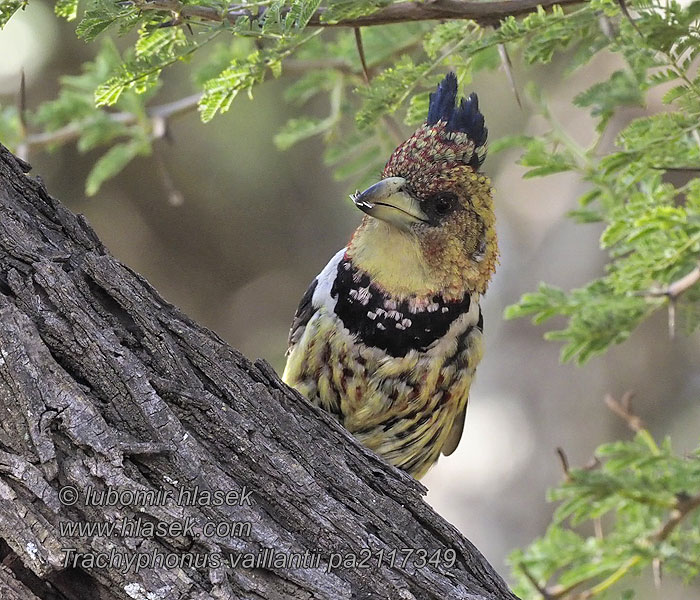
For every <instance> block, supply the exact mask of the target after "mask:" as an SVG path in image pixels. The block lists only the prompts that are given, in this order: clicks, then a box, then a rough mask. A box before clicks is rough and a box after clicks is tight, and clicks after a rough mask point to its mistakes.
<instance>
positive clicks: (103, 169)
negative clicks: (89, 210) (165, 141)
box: [85, 140, 150, 196]
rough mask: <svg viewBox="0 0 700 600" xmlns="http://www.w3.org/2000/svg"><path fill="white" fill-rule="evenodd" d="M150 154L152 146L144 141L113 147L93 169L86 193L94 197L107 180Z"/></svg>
mask: <svg viewBox="0 0 700 600" xmlns="http://www.w3.org/2000/svg"><path fill="white" fill-rule="evenodd" d="M149 152H150V145H149V144H147V143H145V142H144V141H143V140H132V141H130V142H127V143H124V144H117V145H116V146H113V147H112V148H110V149H109V150H108V151H107V152H106V153H105V154H103V155H102V156H101V157H100V158H99V160H98V161H97V162H96V163H95V165H94V166H93V167H92V170H91V171H90V174H89V175H88V177H87V181H86V182H85V193H86V194H87V195H88V196H94V195H95V194H96V193H97V192H98V191H99V189H100V187H101V186H102V184H103V183H104V182H105V181H106V180H107V179H110V178H112V177H114V176H115V175H117V174H118V173H120V172H121V171H122V170H123V169H124V167H126V165H128V164H129V163H130V162H131V161H132V160H133V159H134V158H136V157H137V156H138V155H139V154H148V153H149Z"/></svg>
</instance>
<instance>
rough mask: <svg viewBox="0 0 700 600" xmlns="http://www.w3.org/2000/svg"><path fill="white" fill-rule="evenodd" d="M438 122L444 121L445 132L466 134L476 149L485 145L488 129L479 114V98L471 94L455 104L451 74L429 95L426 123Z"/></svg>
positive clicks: (454, 84) (454, 80)
mask: <svg viewBox="0 0 700 600" xmlns="http://www.w3.org/2000/svg"><path fill="white" fill-rule="evenodd" d="M439 121H445V123H446V129H447V131H461V132H463V133H466V134H467V135H468V136H469V139H470V140H472V141H473V142H474V145H475V146H476V147H477V148H478V147H479V146H483V145H484V144H485V143H486V138H487V136H488V129H487V128H486V126H485V125H484V115H482V114H481V113H480V112H479V98H478V97H477V95H476V94H475V93H471V94H469V97H468V98H462V100H461V101H460V102H459V104H457V77H456V76H455V74H454V73H452V72H450V73H448V74H447V75H445V78H444V79H443V80H442V81H441V82H440V83H439V84H438V86H437V90H435V92H433V93H432V94H430V107H429V108H428V120H427V123H428V125H435V124H436V123H437V122H439Z"/></svg>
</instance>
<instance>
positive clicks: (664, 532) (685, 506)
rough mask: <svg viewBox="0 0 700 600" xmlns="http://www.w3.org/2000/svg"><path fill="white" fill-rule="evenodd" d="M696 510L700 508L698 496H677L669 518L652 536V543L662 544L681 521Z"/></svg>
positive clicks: (699, 496)
mask: <svg viewBox="0 0 700 600" xmlns="http://www.w3.org/2000/svg"><path fill="white" fill-rule="evenodd" d="M696 508H700V494H698V495H696V496H687V495H686V496H678V497H677V498H676V506H675V508H674V509H673V510H672V511H671V517H670V518H669V519H668V521H666V522H665V523H664V524H663V525H662V526H661V528H660V529H659V530H658V531H657V532H656V533H655V534H654V538H653V539H654V541H656V542H663V541H664V540H665V539H666V538H667V537H668V536H669V535H671V533H672V532H673V530H674V529H675V528H676V527H678V525H680V523H681V521H682V520H683V519H685V517H687V516H688V514H690V513H691V512H693V511H694V510H695V509H696Z"/></svg>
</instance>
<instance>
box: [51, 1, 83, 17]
mask: <svg viewBox="0 0 700 600" xmlns="http://www.w3.org/2000/svg"><path fill="white" fill-rule="evenodd" d="M54 12H55V13H56V15H57V16H59V17H63V18H64V19H65V20H66V21H74V20H75V18H76V17H77V16H78V0H56V4H55V5H54Z"/></svg>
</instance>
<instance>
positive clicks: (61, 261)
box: [0, 145, 515, 600]
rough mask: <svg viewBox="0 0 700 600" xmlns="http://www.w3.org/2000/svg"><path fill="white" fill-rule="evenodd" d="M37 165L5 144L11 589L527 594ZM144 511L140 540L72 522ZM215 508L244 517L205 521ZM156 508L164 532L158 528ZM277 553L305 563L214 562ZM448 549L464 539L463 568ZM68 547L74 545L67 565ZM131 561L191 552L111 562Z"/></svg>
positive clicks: (1, 399)
mask: <svg viewBox="0 0 700 600" xmlns="http://www.w3.org/2000/svg"><path fill="white" fill-rule="evenodd" d="M28 170H29V166H28V165H26V164H25V163H22V162H21V161H18V160H17V159H16V158H15V157H14V156H13V155H12V154H10V152H9V151H7V150H6V149H5V148H4V147H3V146H1V145H0V354H1V356H0V559H1V560H2V565H0V597H2V598H10V599H15V598H17V599H20V598H21V599H36V598H42V599H55V600H67V599H71V600H73V599H75V600H91V599H93V598H99V599H110V600H111V599H116V598H119V599H138V600H141V599H143V600H146V599H154V600H157V599H163V600H174V599H196V600H204V599H225V598H245V599H262V598H264V599H267V600H272V599H275V600H283V599H302V598H303V599H322V600H342V599H345V598H348V599H350V598H353V599H354V598H357V599H361V598H362V599H373V600H374V599H377V600H383V599H385V598H386V599H392V600H393V599H397V600H398V599H401V600H411V599H417V600H424V599H425V600H428V599H435V600H451V599H458V598H468V599H471V600H477V599H511V600H512V599H515V596H514V595H513V594H511V593H510V592H509V591H508V589H507V587H506V585H505V584H504V583H503V581H502V579H501V578H500V577H499V576H498V575H497V574H496V572H495V571H494V570H493V568H492V567H491V566H490V565H489V564H488V563H487V562H486V560H485V559H484V558H483V557H482V556H481V554H480V553H479V552H478V550H477V549H476V548H474V546H473V545H472V544H471V543H470V542H469V541H468V540H467V539H465V538H464V537H463V536H462V535H461V534H460V533H459V532H458V531H457V530H456V529H455V528H454V527H453V526H452V525H450V524H449V523H447V522H445V521H444V520H443V519H442V518H441V517H439V516H438V515H436V514H435V513H434V512H433V511H432V510H431V509H430V507H428V506H427V505H426V504H425V502H423V500H422V498H421V497H422V495H423V494H424V492H425V490H424V488H423V487H422V486H421V485H420V484H419V483H417V482H415V481H414V480H412V479H411V478H410V477H408V476H407V475H405V474H403V473H402V472H400V471H398V470H396V469H394V468H392V467H390V466H388V465H386V464H385V463H384V462H382V461H381V460H380V459H379V458H378V457H377V456H375V455H374V454H373V453H371V452H369V451H368V450H366V449H365V448H363V447H362V446H360V445H358V444H357V443H356V442H355V440H354V439H353V438H352V437H351V436H350V435H349V434H348V433H347V432H346V431H345V430H344V429H342V428H341V427H340V426H338V425H337V424H336V423H334V422H333V421H332V420H331V419H330V418H329V417H328V416H327V415H326V414H325V413H322V412H321V411H319V410H317V409H315V408H314V407H312V406H310V405H309V404H307V403H306V402H305V401H303V400H301V399H300V396H298V395H297V394H296V393H295V392H293V391H292V390H290V389H289V388H287V387H286V386H285V385H284V384H283V383H282V382H281V381H280V380H279V378H278V377H277V375H276V374H275V373H274V371H273V370H272V369H271V368H270V367H269V366H268V365H267V364H266V363H265V362H263V361H256V362H255V363H251V362H249V361H248V360H247V359H246V358H244V357H243V356H241V354H239V353H238V352H237V351H236V350H234V349H232V348H231V347H229V346H228V345H227V344H226V343H225V342H224V341H222V340H221V339H220V338H219V337H218V336H217V335H216V334H214V333H212V332H211V331H208V330H206V329H205V328H203V327H201V326H199V325H197V324H196V323H194V322H192V321H191V320H190V319H189V318H187V316H185V315H184V314H182V312H180V311H179V310H178V309H177V308H175V307H174V306H172V305H171V304H169V303H167V302H166V301H165V300H163V299H162V298H161V297H160V296H159V295H158V293H157V292H156V290H154V289H153V288H152V287H151V286H150V285H149V284H148V282H146V281H145V280H144V279H143V278H142V277H140V276H139V275H137V274H136V273H134V272H133V271H131V270H130V269H129V268H128V267H125V266H124V265H122V264H121V263H119V262H118V261H117V260H115V259H114V258H113V257H112V256H111V255H110V254H109V253H108V252H107V250H106V249H105V247H104V246H103V245H102V244H101V242H100V241H99V239H98V238H97V236H96V235H95V233H94V232H93V231H92V229H91V228H90V227H89V225H88V224H87V223H86V221H85V220H84V218H83V217H81V216H76V215H74V214H72V213H71V212H70V211H68V210H67V209H66V208H65V207H63V206H62V205H61V204H60V203H59V202H58V201H57V200H55V199H53V198H52V197H51V196H50V195H49V194H48V193H47V191H46V189H45V188H44V186H43V184H42V183H41V181H40V180H37V179H33V178H31V177H29V176H27V175H26V174H25V173H26V172H27V171H28ZM195 486H198V488H199V489H200V490H211V491H216V490H220V491H223V492H232V493H234V492H239V494H241V495H240V496H239V501H238V502H237V503H235V502H234V505H233V506H228V505H224V506H212V505H209V506H186V505H183V503H182V502H180V503H178V502H177V501H176V500H174V499H173V498H176V497H177V494H178V489H180V488H185V489H187V490H189V491H191V490H192V489H194V488H195ZM89 489H90V490H92V491H93V492H94V493H95V494H97V495H98V497H99V494H100V493H102V492H105V491H107V490H109V489H111V490H113V491H114V492H115V493H117V492H119V493H123V492H128V493H132V494H133V493H136V492H138V491H140V492H147V491H150V492H151V493H152V494H155V492H156V491H158V490H160V491H161V497H162V495H163V494H165V492H166V491H169V492H171V493H172V495H173V498H171V499H169V500H168V501H167V502H165V501H161V502H155V503H154V505H147V506H134V505H132V504H130V503H129V499H128V496H124V495H122V496H121V499H122V500H123V502H124V503H125V504H118V505H116V506H115V505H109V506H94V505H92V504H91V503H88V502H86V494H87V491H88V490H89ZM66 490H68V492H67V491H66ZM71 490H74V491H75V492H77V501H76V502H75V503H74V504H71V500H72V499H71V497H70V493H69V492H70V491H71ZM248 493H249V495H247V494H248ZM62 494H63V495H62ZM200 498H201V497H200ZM230 499H233V496H231V497H230ZM139 518H140V519H141V523H142V529H141V531H140V532H137V534H136V535H134V536H125V535H122V534H121V533H120V530H119V529H117V530H116V533H113V534H112V535H107V534H105V532H102V535H96V534H95V533H96V532H93V535H90V536H76V535H70V532H68V531H66V530H65V525H63V527H64V530H63V531H62V529H61V527H62V526H61V522H63V523H88V522H98V523H117V524H121V523H123V520H124V519H127V520H129V521H131V522H132V523H133V522H136V520H137V519H139ZM219 522H223V523H229V524H230V523H239V524H243V525H240V527H241V528H239V529H238V530H236V531H235V532H234V533H233V534H232V535H222V536H220V537H219V536H217V535H205V534H204V533H203V531H204V530H203V529H202V527H204V525H205V524H206V523H219ZM147 523H148V524H151V525H152V526H155V525H160V526H164V525H166V524H168V525H170V529H169V530H168V531H166V532H165V533H163V532H161V535H152V532H151V533H149V532H148V530H146V529H143V527H145V525H144V524H147ZM188 523H189V524H191V525H192V526H191V527H189V528H187V529H186V530H185V531H178V530H177V527H178V526H179V525H178V524H181V525H184V526H185V527H187V524H188ZM246 524H250V525H249V528H250V530H249V531H248V530H247V529H246V527H247V525H246ZM365 547H369V548H370V549H371V552H372V555H371V556H370V557H368V558H367V560H366V565H367V566H366V567H365V568H362V567H361V566H360V565H355V566H352V565H351V564H346V565H345V566H343V565H340V566H338V567H337V568H335V569H333V570H332V571H331V572H328V568H327V566H328V560H330V556H331V555H332V554H333V553H336V554H342V555H343V556H344V557H349V560H351V559H352V556H353V555H354V556H356V557H357V560H358V561H360V560H362V559H363V557H366V553H365V554H363V553H362V548H365ZM68 548H72V549H75V550H74V551H73V550H67V549H68ZM265 548H274V549H275V550H276V551H277V552H278V553H282V557H284V556H287V557H288V559H289V556H290V553H299V554H298V560H297V564H293V565H291V566H290V565H283V566H279V564H280V563H278V564H277V566H276V565H275V564H273V563H271V562H269V563H265V564H261V563H258V564H256V565H255V566H254V567H253V568H243V567H241V566H239V567H237V568H235V569H233V568H229V567H225V566H222V565H220V566H217V565H216V564H213V563H211V562H210V563H209V564H208V565H203V564H201V561H203V560H204V559H205V557H209V558H210V559H211V557H212V556H219V555H221V556H222V557H223V558H226V557H228V556H229V555H230V556H231V557H236V556H239V557H243V558H244V557H245V556H249V557H250V556H254V557H262V556H264V549H265ZM404 548H415V549H425V550H426V551H427V552H428V554H427V556H425V558H424V559H423V560H427V559H428V558H430V557H431V556H433V558H434V560H433V562H434V564H426V565H425V566H422V560H421V556H423V554H422V553H416V554H414V555H413V556H412V557H409V558H408V560H406V561H405V562H406V564H405V566H404V565H403V564H402V563H403V562H404V559H405V557H406V552H404V551H403V549H404ZM446 549H452V550H454V551H455V552H456V557H457V558H456V562H455V564H454V566H452V567H451V568H450V567H448V566H447V564H448V562H449V560H448V558H449V554H448V555H447V556H446V555H444V551H445V550H446ZM382 550H383V552H384V555H383V563H382V565H381V567H378V561H379V557H380V551H382ZM392 550H396V553H395V559H394V561H393V562H394V564H391V562H392V555H391V552H392ZM436 550H441V551H442V552H443V554H441V555H440V556H439V557H438V559H437V560H435V556H436V555H434V554H433V553H434V552H435V551H436ZM305 551H308V552H309V553H310V554H309V555H308V556H311V557H315V556H321V557H322V558H321V560H320V562H319V566H318V567H316V566H314V567H311V568H302V567H303V564H301V563H299V561H300V560H301V558H300V557H301V555H302V554H303V553H304V552H305ZM69 553H70V556H71V557H73V558H75V556H76V554H75V553H81V558H80V559H79V560H77V561H76V562H75V563H73V562H72V561H71V562H70V564H68V565H67V566H66V564H65V560H66V556H67V554H69ZM216 553H219V554H216ZM245 553H250V555H247V554H245ZM134 556H138V557H139V558H138V559H132V560H140V561H142V560H144V559H142V558H140V557H141V556H146V557H150V558H147V560H148V561H149V563H150V562H151V561H152V560H153V557H155V556H160V557H161V558H160V560H163V561H164V560H165V557H166V556H169V557H170V558H169V559H168V560H170V561H172V560H174V559H178V560H185V563H183V564H182V566H172V563H168V564H169V565H170V566H162V567H161V566H158V564H156V566H153V565H152V564H148V565H144V566H143V568H140V569H139V570H138V571H136V570H135V569H134V568H133V566H132V568H131V569H128V570H127V569H125V568H122V569H119V568H116V561H117V560H118V559H119V558H121V560H122V561H125V560H127V559H128V558H129V557H134ZM268 556H269V555H268ZM279 556H280V555H279V554H278V555H277V559H278V560H280V558H279ZM98 557H102V558H100V559H98ZM110 557H111V558H110ZM243 558H241V560H243ZM97 560H105V561H107V560H111V561H112V563H111V564H112V565H113V566H112V567H111V568H103V567H101V566H99V564H97V563H96V562H93V561H97ZM260 560H262V559H260ZM289 560H291V559H289ZM195 561H200V564H188V562H190V563H191V562H195ZM241 564H245V563H241ZM249 567H250V565H249Z"/></svg>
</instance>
